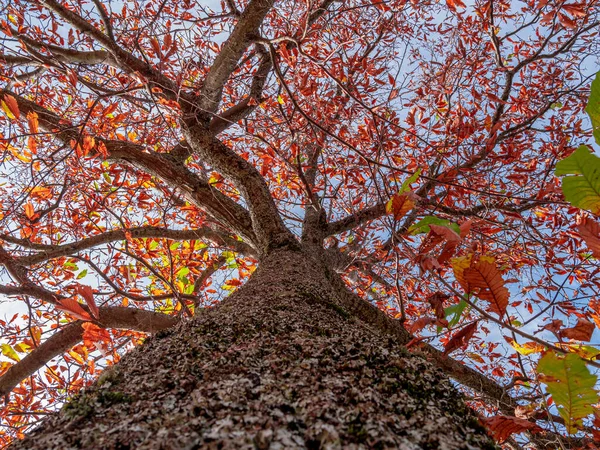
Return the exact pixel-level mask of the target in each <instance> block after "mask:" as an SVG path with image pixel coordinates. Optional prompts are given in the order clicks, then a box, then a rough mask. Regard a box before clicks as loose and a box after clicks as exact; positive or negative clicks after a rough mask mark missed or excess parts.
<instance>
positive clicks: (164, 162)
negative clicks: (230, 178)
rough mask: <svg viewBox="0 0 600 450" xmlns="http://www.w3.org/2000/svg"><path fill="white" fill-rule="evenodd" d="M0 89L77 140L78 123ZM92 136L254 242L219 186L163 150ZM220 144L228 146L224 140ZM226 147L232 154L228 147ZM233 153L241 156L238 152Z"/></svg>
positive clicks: (60, 134) (64, 137)
mask: <svg viewBox="0 0 600 450" xmlns="http://www.w3.org/2000/svg"><path fill="white" fill-rule="evenodd" d="M0 92H1V93H2V94H5V93H6V94H10V95H12V96H13V97H14V98H15V100H16V101H17V103H18V105H19V109H20V110H21V112H22V113H23V114H24V115H27V114H28V113H29V112H35V113H36V114H37V115H38V122H39V126H40V127H41V128H43V129H44V130H46V131H48V132H50V133H54V134H55V135H56V137H57V138H58V139H60V140H61V141H62V142H64V143H65V144H66V145H69V146H70V145H71V142H72V141H75V142H78V141H79V139H80V133H79V131H78V129H77V127H76V126H73V125H71V124H68V123H67V124H65V122H64V121H62V120H61V117H60V116H58V115H56V114H55V113H53V112H51V111H49V110H48V109H46V108H44V107H42V106H40V105H38V104H37V103H35V102H32V101H31V100H27V99H25V98H23V97H22V96H20V95H18V94H15V93H13V92H11V91H8V90H6V89H5V90H2V91H0ZM95 139H96V142H97V144H102V145H104V147H105V148H106V152H107V158H108V159H110V160H113V161H118V162H121V163H127V164H129V165H132V166H134V167H137V168H139V169H141V170H142V171H144V172H147V173H150V174H151V175H153V176H156V177H157V178H159V179H161V180H163V181H164V182H165V183H167V184H168V185H169V186H171V187H172V188H174V189H178V190H180V191H181V192H182V193H183V194H184V195H185V197H186V198H187V200H188V201H189V202H190V203H192V204H194V205H196V206H198V207H199V208H201V209H203V210H204V211H206V212H207V213H208V214H209V215H210V216H211V217H212V218H214V219H215V220H216V221H217V222H220V223H222V224H223V225H224V226H225V227H226V228H229V229H231V230H233V231H234V232H235V233H236V234H238V235H240V236H242V237H243V238H244V239H245V240H246V241H247V242H248V243H250V244H251V245H254V244H255V243H256V242H257V238H256V236H255V234H254V232H253V231H252V219H251V217H250V215H249V213H248V211H247V210H246V209H245V208H244V207H242V206H240V205H239V204H237V203H236V202H235V201H233V200H232V199H231V198H229V197H228V196H226V195H225V194H223V193H221V192H220V191H219V190H217V189H215V188H213V187H212V186H211V185H210V184H209V183H208V182H207V181H206V180H204V179H203V178H201V177H200V176H198V175H196V174H194V173H193V172H191V171H190V170H189V169H188V168H187V167H185V166H184V165H182V164H177V163H176V162H174V161H172V160H171V159H169V157H168V156H167V155H165V154H160V153H156V152H150V151H148V152H146V151H144V147H143V146H141V145H138V144H133V143H131V142H127V141H119V140H106V139H103V138H102V137H96V138H95ZM215 141H216V139H215ZM217 142H218V141H217ZM219 144H220V142H219ZM220 145H221V146H222V147H224V148H226V149H227V147H225V146H224V145H223V144H220ZM96 148H98V147H96ZM227 150H228V151H229V152H230V153H231V154H233V152H231V150H229V149H227ZM233 155H234V156H235V157H236V158H239V159H241V158H240V157H239V156H237V155H235V154H233ZM244 162H245V161H244ZM246 164H247V165H248V166H250V164H249V163H247V162H246ZM271 202H272V201H271Z"/></svg>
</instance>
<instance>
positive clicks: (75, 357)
mask: <svg viewBox="0 0 600 450" xmlns="http://www.w3.org/2000/svg"><path fill="white" fill-rule="evenodd" d="M69 355H71V356H72V357H73V359H74V360H75V361H77V362H78V363H79V364H84V361H83V358H82V357H81V355H80V354H79V353H77V352H76V351H75V350H71V351H70V352H69Z"/></svg>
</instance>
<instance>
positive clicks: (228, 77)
mask: <svg viewBox="0 0 600 450" xmlns="http://www.w3.org/2000/svg"><path fill="white" fill-rule="evenodd" d="M0 5H2V8H0V11H1V14H2V15H1V16H0V31H1V32H2V35H3V40H2V48H1V50H0V67H1V68H2V70H1V71H0V89H1V90H0V106H1V108H2V111H3V112H2V113H1V114H0V125H1V128H0V133H1V135H0V152H1V154H2V174H3V175H2V177H1V179H0V265H1V266H2V271H1V272H0V273H1V280H0V281H1V282H0V294H2V295H3V296H2V298H1V303H0V316H1V317H2V320H0V330H1V333H2V344H1V346H2V355H3V357H2V359H1V363H0V364H1V366H0V393H1V394H2V395H3V396H4V403H3V406H2V408H1V409H0V418H1V419H2V428H0V443H1V444H5V443H7V442H9V441H10V440H12V439H14V438H19V437H22V436H23V433H25V432H26V431H27V430H28V429H30V427H31V426H33V425H34V424H36V423H37V422H38V421H39V420H42V419H43V418H44V416H45V415H46V414H48V413H49V412H51V411H54V410H55V409H56V408H57V407H58V405H60V404H61V403H62V402H64V401H65V400H66V399H68V398H70V397H71V396H72V395H73V394H74V393H76V392H78V391H79V390H80V389H81V388H82V387H84V386H86V385H88V384H89V383H91V382H92V381H93V380H94V379H95V378H96V377H97V376H98V374H99V373H100V372H101V370H103V369H104V368H105V367H107V366H110V365H112V364H115V363H116V362H117V361H118V360H119V358H120V357H121V356H122V355H123V354H124V352H126V351H127V350H128V349H130V348H131V347H132V346H134V345H137V344H139V343H141V342H143V340H144V338H145V337H146V336H147V334H148V333H153V332H156V331H159V330H162V329H165V328H169V327H171V326H173V325H174V324H175V323H177V322H178V321H181V320H186V318H188V317H192V316H194V315H195V314H197V313H198V311H200V310H201V309H202V308H209V307H212V306H214V305H216V304H218V303H219V302H220V301H221V300H222V299H223V298H224V297H226V296H227V295H229V293H231V292H232V291H235V290H236V289H238V288H239V287H240V286H243V285H244V283H245V282H246V280H247V279H248V278H249V277H250V276H251V274H252V272H253V271H254V269H255V268H256V266H257V265H258V264H260V259H261V257H262V256H264V255H265V254H267V253H268V252H269V251H271V250H272V248H274V247H276V246H278V245H288V244H289V242H290V239H291V238H290V236H292V238H293V240H297V241H298V242H300V243H302V244H303V245H304V244H306V245H309V244H310V245H314V246H317V247H318V248H320V249H323V251H324V254H326V255H328V258H330V260H329V264H330V265H331V266H332V268H333V269H334V271H335V272H337V273H339V274H341V276H342V277H343V278H344V280H345V281H346V283H347V285H348V286H349V288H350V289H352V290H353V291H354V292H356V293H358V294H359V295H360V296H361V297H362V298H363V299H364V301H365V302H370V303H372V304H374V305H377V306H378V307H379V308H380V309H381V310H383V311H384V312H385V313H386V314H387V315H388V316H389V317H390V320H393V321H395V322H398V323H401V324H402V326H404V327H405V328H406V329H407V330H409V331H410V333H411V334H412V335H413V336H412V338H413V339H412V341H411V342H410V343H409V345H408V347H409V349H410V350H411V351H417V352H419V351H420V352H425V353H426V354H428V355H430V358H431V359H432V361H434V362H437V363H438V364H439V365H440V367H441V368H442V369H443V370H446V372H447V373H448V376H450V377H453V378H454V379H455V380H456V381H457V382H458V383H459V384H460V385H461V386H462V387H463V389H464V391H465V392H466V394H467V397H468V398H469V399H470V405H471V406H472V407H473V408H474V409H475V410H476V411H478V413H479V414H480V416H481V420H482V423H484V424H485V426H486V427H487V428H488V429H489V431H490V433H491V435H492V436H494V437H495V438H496V439H497V440H498V441H499V442H501V443H504V444H505V445H510V446H512V448H518V447H519V446H520V445H523V444H525V443H530V444H531V445H534V446H538V447H540V448H541V446H542V445H545V443H548V442H552V443H556V442H560V445H561V446H562V447H563V448H576V447H582V448H585V447H587V448H594V447H593V445H594V444H593V439H600V431H599V430H600V428H599V425H600V409H599V408H598V406H599V404H600V403H599V402H600V399H599V397H598V392H597V390H595V389H597V371H598V368H599V367H600V361H598V355H600V348H599V347H598V345H597V344H598V342H599V339H600V333H599V332H598V328H599V327H600V276H599V266H598V258H599V257H600V218H599V217H598V215H599V214H600V158H598V157H596V156H595V154H594V151H600V79H596V81H595V82H594V84H592V80H593V79H594V73H595V72H596V71H597V70H598V68H599V67H600V64H599V63H598V61H597V60H595V59H594V55H598V54H599V53H600V39H599V37H598V30H599V27H600V4H599V3H598V2H597V1H596V0H583V1H580V2H564V1H554V0H550V1H546V0H543V1H537V0H527V1H522V2H517V1H505V0H500V1H488V0H476V1H474V2H462V1H460V0H446V1H434V0H431V1H416V0H415V1H406V0H390V1H382V2H372V1H368V0H351V1H344V2H338V1H331V0H321V1H319V0H314V1H313V0H307V1H305V2H291V1H287V0H281V1H276V2H273V1H268V0H227V1H223V2H221V3H218V2H192V1H189V0H177V1H175V0H173V1H171V0H165V1H149V2H141V3H139V2H134V1H124V2H114V3H113V4H111V3H110V2H100V1H97V0H91V1H71V0H44V1H33V0H12V1H10V2H7V1H6V0H0ZM117 5H118V6H117ZM594 141H595V143H594ZM315 230H318V232H315ZM464 366H467V367H468V368H470V371H469V374H468V376H467V375H465V372H464V371H463V372H461V369H460V368H461V367H464ZM471 369H472V370H471ZM557 447H559V445H557Z"/></svg>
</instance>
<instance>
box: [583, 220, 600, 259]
mask: <svg viewBox="0 0 600 450" xmlns="http://www.w3.org/2000/svg"><path fill="white" fill-rule="evenodd" d="M577 230H578V231H579V235H580V236H581V237H582V238H583V240H584V241H585V243H586V244H587V246H588V248H589V249H590V250H591V251H592V254H593V255H594V256H595V257H596V258H600V225H598V223H597V222H596V221H594V220H592V219H589V218H585V219H583V220H582V221H581V223H580V224H579V225H578V226H577Z"/></svg>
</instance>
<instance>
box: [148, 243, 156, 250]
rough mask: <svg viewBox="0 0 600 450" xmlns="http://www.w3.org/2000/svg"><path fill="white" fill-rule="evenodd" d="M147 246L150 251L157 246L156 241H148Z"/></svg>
mask: <svg viewBox="0 0 600 450" xmlns="http://www.w3.org/2000/svg"><path fill="white" fill-rule="evenodd" d="M148 248H149V249H150V251H152V250H156V249H157V248H158V241H152V242H150V246H149V247H148Z"/></svg>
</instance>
